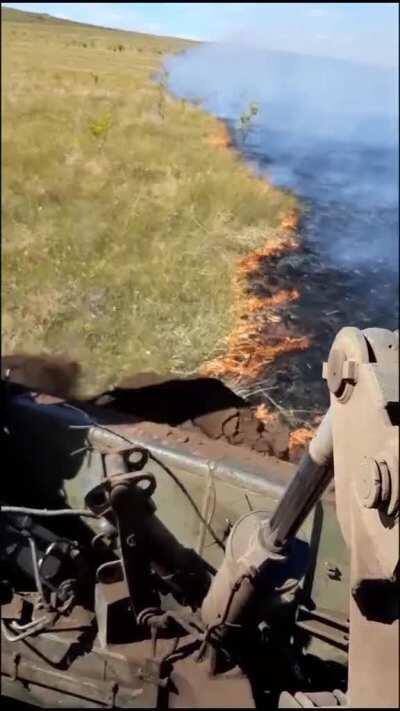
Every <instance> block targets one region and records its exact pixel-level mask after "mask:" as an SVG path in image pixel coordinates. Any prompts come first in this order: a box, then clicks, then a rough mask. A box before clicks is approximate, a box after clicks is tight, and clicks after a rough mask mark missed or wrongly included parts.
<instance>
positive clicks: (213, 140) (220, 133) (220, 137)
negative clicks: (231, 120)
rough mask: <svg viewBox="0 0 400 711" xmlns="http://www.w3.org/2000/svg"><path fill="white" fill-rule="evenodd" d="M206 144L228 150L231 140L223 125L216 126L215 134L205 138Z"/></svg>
mask: <svg viewBox="0 0 400 711" xmlns="http://www.w3.org/2000/svg"><path fill="white" fill-rule="evenodd" d="M207 143H208V144H209V145H210V146H215V147H216V148H229V147H230V146H231V144H232V140H231V137H230V134H229V131H228V129H227V127H226V126H225V124H223V123H219V124H218V129H217V130H216V131H215V133H212V134H211V135H210V136H207Z"/></svg>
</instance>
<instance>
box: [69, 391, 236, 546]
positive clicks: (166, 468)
mask: <svg viewBox="0 0 400 711" xmlns="http://www.w3.org/2000/svg"><path fill="white" fill-rule="evenodd" d="M62 406H63V407H69V408H71V409H72V410H76V411H78V412H81V413H82V414H83V415H84V416H85V417H86V418H87V419H88V420H89V421H90V425H91V426H92V427H98V428H99V429H101V430H104V431H105V432H109V434H112V435H114V436H116V437H120V439H122V440H124V441H125V442H128V444H131V445H132V446H133V447H137V445H136V443H135V442H133V441H132V440H131V439H129V437H125V435H123V434H120V433H119V432H114V430H112V429H110V428H109V427H105V426H104V425H99V424H98V423H97V422H94V421H93V420H91V419H90V417H89V415H88V413H87V412H85V411H84V410H81V409H80V408H79V407H75V405H70V404H69V403H66V402H64V403H62ZM87 427H88V425H70V428H71V429H86V428H87ZM139 449H142V448H139ZM148 452H149V458H150V459H152V460H153V461H154V462H155V463H156V464H158V466H159V467H161V469H163V470H164V471H165V473H166V474H168V476H169V477H171V479H172V480H173V481H174V482H175V484H176V485H177V486H178V487H179V489H180V490H181V491H182V493H183V494H184V495H185V496H186V498H187V500H188V501H189V502H190V504H191V506H192V508H193V509H194V511H195V512H196V514H197V516H198V518H199V519H200V521H201V522H202V523H203V524H204V526H206V528H207V530H208V532H209V533H210V535H211V536H212V538H213V539H214V541H215V543H216V544H217V545H218V546H219V547H220V548H221V550H223V551H224V552H225V546H224V544H223V542H222V541H221V539H220V538H219V537H218V536H217V534H216V533H215V531H214V529H213V528H212V526H211V524H210V523H209V521H207V519H205V518H204V516H203V515H202V513H201V511H200V509H199V507H198V506H197V504H196V502H195V501H194V500H193V498H192V497H191V495H190V494H189V492H188V490H187V489H186V487H185V485H184V484H182V482H181V481H180V480H179V479H178V477H177V476H176V475H175V474H174V473H173V472H172V471H171V469H169V467H167V465H166V464H164V462H162V461H161V460H160V459H158V457H156V456H155V455H154V454H152V452H151V450H148Z"/></svg>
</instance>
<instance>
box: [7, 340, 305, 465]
mask: <svg viewBox="0 0 400 711" xmlns="http://www.w3.org/2000/svg"><path fill="white" fill-rule="evenodd" d="M78 375H79V364H77V363H75V362H74V361H70V360H68V359H67V358H63V357H61V356H57V357H50V356H30V355H27V354H15V355H10V356H5V357H4V358H3V359H2V378H6V379H9V380H11V381H12V382H16V383H19V384H20V385H25V386H27V387H29V388H32V389H34V390H36V391H39V392H43V393H47V394H49V395H51V396H57V397H60V398H65V399H68V398H71V397H74V392H75V387H76V381H77V378H78ZM85 402H88V403H91V404H95V405H98V406H101V407H104V408H107V409H110V410H116V411H119V412H122V413H126V414H128V415H132V416H134V417H135V418H138V419H139V420H147V421H149V422H157V423H163V424H168V425H171V426H173V427H179V428H181V429H184V430H190V431H200V432H201V433H203V434H204V435H206V436H207V437H209V438H210V439H212V440H222V441H225V442H228V443H229V444H233V445H236V446H238V447H244V448H247V449H252V450H254V451H256V452H259V453H261V454H268V455H274V456H276V457H278V458H279V459H284V460H288V459H289V458H290V459H291V460H292V461H298V459H299V458H300V457H301V454H302V452H303V451H304V448H303V449H302V447H301V446H300V447H299V446H297V447H296V448H294V449H293V448H292V447H291V446H290V432H289V428H288V426H287V424H286V423H285V422H284V421H283V420H282V419H281V418H280V416H279V415H274V417H272V418H265V419H262V418H260V417H259V413H258V408H257V407H256V406H251V405H249V403H248V402H246V400H244V399H243V398H241V397H239V396H238V395H236V394H235V393H234V392H233V391H232V390H230V389H229V388H228V387H227V386H226V385H224V383H222V382H221V381H220V380H218V379H217V378H211V377H202V376H193V377H188V378H176V377H175V376H173V375H159V374H158V373H153V372H149V373H137V374H135V375H133V376H131V377H129V378H125V379H124V380H122V381H121V382H120V383H119V384H118V385H117V386H116V387H114V388H113V389H112V390H110V391H107V392H105V393H101V394H99V395H97V396H96V397H94V398H92V399H90V401H85ZM305 444H306V443H305Z"/></svg>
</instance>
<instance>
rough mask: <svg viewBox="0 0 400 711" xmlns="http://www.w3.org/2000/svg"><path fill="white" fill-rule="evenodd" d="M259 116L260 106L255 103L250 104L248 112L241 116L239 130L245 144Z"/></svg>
mask: <svg viewBox="0 0 400 711" xmlns="http://www.w3.org/2000/svg"><path fill="white" fill-rule="evenodd" d="M257 114H258V106H257V104H256V103H255V101H252V102H250V104H249V108H248V109H247V111H244V112H243V113H242V115H241V116H239V121H238V128H239V131H240V133H241V135H242V142H243V143H245V142H246V140H247V137H248V135H249V132H250V130H251V127H252V123H253V121H254V119H255V117H256V116H257Z"/></svg>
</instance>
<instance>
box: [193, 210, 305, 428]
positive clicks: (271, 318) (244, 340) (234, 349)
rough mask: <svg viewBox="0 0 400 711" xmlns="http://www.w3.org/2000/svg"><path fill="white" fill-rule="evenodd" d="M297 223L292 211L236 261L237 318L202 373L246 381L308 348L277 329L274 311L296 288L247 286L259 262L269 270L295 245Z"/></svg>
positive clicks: (302, 339)
mask: <svg viewBox="0 0 400 711" xmlns="http://www.w3.org/2000/svg"><path fill="white" fill-rule="evenodd" d="M298 223H299V212H298V211H297V210H291V211H290V212H288V214H287V215H285V217H284V218H283V219H282V222H281V232H280V233H278V234H277V235H276V237H275V239H274V240H270V241H268V242H267V243H266V244H265V245H264V246H263V247H261V248H260V249H256V250H254V251H253V252H251V253H250V254H248V255H246V256H245V257H243V258H241V259H239V260H238V262H237V270H236V279H235V295H236V302H237V307H238V313H239V319H238V321H237V324H236V326H235V328H234V329H233V331H232V333H231V335H230V336H229V338H228V341H227V348H226V352H225V353H224V354H223V355H222V356H219V357H218V358H216V359H214V360H212V361H209V362H207V363H206V364H205V365H204V366H203V367H202V372H203V374H205V375H208V376H215V377H220V378H221V377H225V378H227V379H230V380H233V381H235V382H236V383H239V382H243V381H245V382H246V383H247V384H248V383H249V382H251V381H252V380H253V381H254V380H255V379H256V378H257V377H258V376H259V375H260V374H261V373H262V372H263V370H264V369H265V367H266V366H267V365H268V364H269V363H271V362H272V361H274V360H275V359H276V358H278V357H279V356H281V355H284V354H287V353H291V352H293V351H299V350H305V349H307V348H308V347H309V345H310V341H309V339H308V338H307V337H305V336H294V335H292V334H290V333H288V332H285V330H284V329H282V328H279V330H278V328H277V326H278V324H279V325H280V324H281V318H280V316H279V313H277V312H279V310H280V309H281V308H282V307H284V306H285V305H286V304H288V303H290V302H293V301H296V300H297V299H298V298H299V296H300V294H299V291H298V290H297V289H280V290H278V291H277V292H276V293H275V294H273V295H272V296H254V295H252V294H251V293H249V289H248V287H249V281H250V280H251V277H252V276H254V275H255V274H256V273H257V272H258V270H259V269H260V267H261V265H263V268H264V270H268V263H269V261H270V260H271V259H272V258H275V259H276V258H278V257H279V256H281V255H282V254H284V253H285V252H287V251H289V250H293V249H297V248H298V246H299V243H298V239H297V237H296V230H297V227H298ZM264 414H265V413H264Z"/></svg>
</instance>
